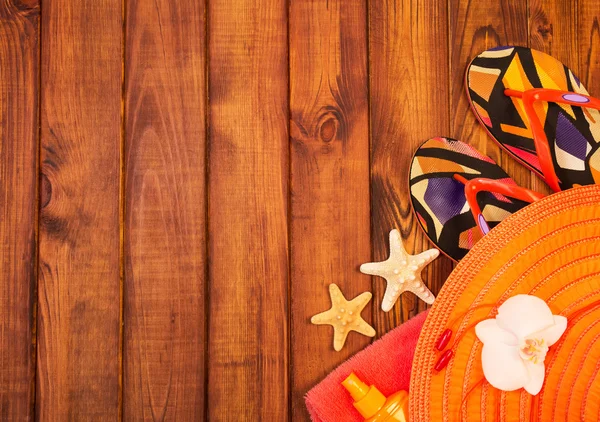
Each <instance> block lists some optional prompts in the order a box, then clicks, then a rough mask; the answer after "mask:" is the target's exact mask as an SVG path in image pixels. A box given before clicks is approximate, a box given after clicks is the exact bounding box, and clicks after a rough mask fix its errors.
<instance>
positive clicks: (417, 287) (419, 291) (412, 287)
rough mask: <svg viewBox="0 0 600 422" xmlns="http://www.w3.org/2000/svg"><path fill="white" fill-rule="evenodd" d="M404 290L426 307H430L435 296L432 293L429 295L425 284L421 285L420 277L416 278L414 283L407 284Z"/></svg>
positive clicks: (429, 292)
mask: <svg viewBox="0 0 600 422" xmlns="http://www.w3.org/2000/svg"><path fill="white" fill-rule="evenodd" d="M406 290H408V291H410V292H412V293H414V294H415V295H416V296H417V297H418V298H419V299H421V300H422V301H423V302H425V303H427V304H428V305H431V304H432V303H433V301H434V300H435V296H434V295H433V293H431V290H429V289H428V288H427V286H426V285H425V283H423V280H422V279H421V277H418V278H417V279H416V280H415V281H414V282H412V283H409V285H408V286H407V288H406Z"/></svg>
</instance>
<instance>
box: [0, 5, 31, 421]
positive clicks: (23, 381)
mask: <svg viewBox="0 0 600 422" xmlns="http://www.w3.org/2000/svg"><path fill="white" fill-rule="evenodd" d="M39 15H40V5H39V2H38V1H29V2H23V3H19V2H13V1H9V0H4V1H0V75H2V82H1V83H0V241H1V242H2V247H0V419H2V420H30V419H31V418H32V415H33V402H34V386H35V385H34V378H35V376H34V372H35V318H34V315H35V310H34V307H35V295H34V292H35V286H36V271H37V262H36V253H37V245H36V236H37V209H38V201H37V197H38V195H37V185H38V183H37V182H38V149H39V144H38V142H39V136H38V108H39V107H38V89H39V20H40V18H39Z"/></svg>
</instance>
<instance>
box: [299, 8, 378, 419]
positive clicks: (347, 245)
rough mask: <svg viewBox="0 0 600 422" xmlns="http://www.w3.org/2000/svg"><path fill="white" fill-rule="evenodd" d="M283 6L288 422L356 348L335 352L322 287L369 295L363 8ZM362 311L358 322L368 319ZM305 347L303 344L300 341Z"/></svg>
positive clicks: (355, 341)
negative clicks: (287, 118) (318, 321)
mask: <svg viewBox="0 0 600 422" xmlns="http://www.w3.org/2000/svg"><path fill="white" fill-rule="evenodd" d="M290 6H291V8H290V86H291V97H290V109H291V129H290V131H291V133H290V136H291V142H292V145H291V147H292V149H291V163H290V165H291V191H292V192H293V195H292V201H291V283H292V284H291V286H292V291H291V300H292V308H291V314H292V327H293V331H292V368H293V369H292V372H293V375H292V379H293V385H292V420H294V421H297V420H308V414H307V412H306V408H305V405H304V394H306V392H307V391H308V389H310V388H311V387H312V386H313V385H314V384H316V383H317V382H318V381H320V380H321V379H322V378H324V377H325V376H326V375H327V373H328V372H329V371H331V370H332V369H333V368H335V367H336V366H337V365H339V364H340V363H341V362H343V361H344V360H346V359H347V358H348V357H349V356H351V355H352V354H354V353H355V352H357V351H358V350H360V349H362V348H363V347H365V346H366V345H367V344H368V343H369V341H370V338H368V337H364V336H361V335H359V334H357V333H351V334H350V335H349V336H348V339H347V341H346V345H345V346H344V349H342V351H341V352H339V353H338V352H335V351H334V349H333V331H332V329H331V327H316V326H314V325H312V324H311V323H310V317H311V316H312V315H315V314H317V313H319V312H322V311H325V310H327V309H329V307H330V306H331V302H330V299H329V289H328V288H327V286H328V285H329V284H330V283H336V284H338V285H339V286H340V288H341V289H342V292H343V293H344V295H346V297H347V298H348V299H351V298H353V297H355V296H357V295H358V294H360V293H362V292H365V291H370V290H371V280H370V278H369V277H368V276H365V275H362V274H361V273H360V272H359V271H358V266H359V265H360V264H361V263H364V262H368V261H370V260H371V248H370V238H369V236H370V228H369V208H370V204H369V126H368V117H369V115H368V92H367V91H368V81H367V33H366V24H365V23H366V20H367V10H366V2H364V1H361V0H317V1H310V0H300V1H293V2H291V5H290ZM370 313H371V312H370V308H367V309H365V311H364V312H363V317H364V318H365V319H366V320H367V321H370ZM307 339H310V341H307Z"/></svg>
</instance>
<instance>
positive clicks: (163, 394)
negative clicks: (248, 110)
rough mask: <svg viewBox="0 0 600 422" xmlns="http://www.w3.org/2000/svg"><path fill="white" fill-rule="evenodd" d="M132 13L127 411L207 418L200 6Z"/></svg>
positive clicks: (155, 417) (136, 4) (165, 3)
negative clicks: (205, 399)
mask: <svg viewBox="0 0 600 422" xmlns="http://www.w3.org/2000/svg"><path fill="white" fill-rule="evenodd" d="M126 16H127V22H126V28H127V30H126V34H127V39H126V44H125V48H126V62H125V63H126V65H125V90H126V91H125V134H126V135H125V198H126V199H125V201H126V202H125V250H124V251H125V258H124V259H125V281H124V326H125V329H124V349H123V362H124V364H123V366H124V374H123V397H124V398H123V417H124V419H125V420H128V421H133V420H149V421H167V420H170V421H177V420H181V421H188V420H189V421H192V420H193V421H200V420H203V417H204V379H205V378H204V369H205V361H204V357H205V353H204V348H205V345H204V341H205V314H204V311H205V309H204V300H205V272H206V271H205V264H206V259H205V249H206V246H205V232H206V225H205V211H206V209H205V204H206V190H205V141H206V136H205V133H206V127H205V108H206V107H205V101H206V78H205V64H206V61H205V43H204V40H205V23H204V6H203V3H201V2H197V1H195V0H180V1H177V2H172V1H169V0H159V1H156V2H152V3H149V2H147V1H143V0H129V1H128V2H127V15H126Z"/></svg>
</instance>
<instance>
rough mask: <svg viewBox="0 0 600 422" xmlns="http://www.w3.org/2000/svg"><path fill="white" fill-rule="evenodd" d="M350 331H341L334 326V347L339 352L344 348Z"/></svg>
mask: <svg viewBox="0 0 600 422" xmlns="http://www.w3.org/2000/svg"><path fill="white" fill-rule="evenodd" d="M348 331H349V330H344V331H341V330H340V329H338V328H336V327H334V333H333V348H334V349H335V351H336V352H339V351H340V350H342V348H343V347H344V344H346V338H347V337H348Z"/></svg>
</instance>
